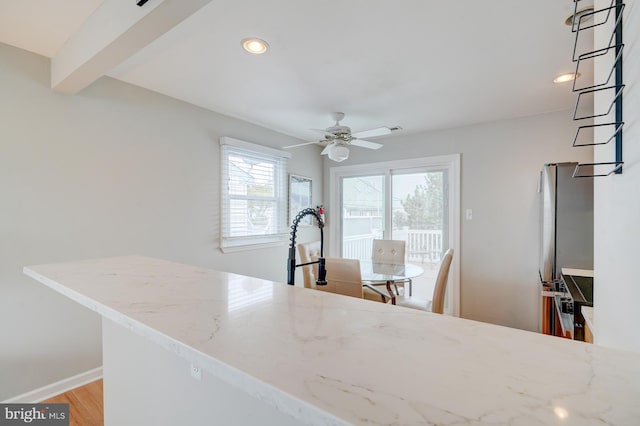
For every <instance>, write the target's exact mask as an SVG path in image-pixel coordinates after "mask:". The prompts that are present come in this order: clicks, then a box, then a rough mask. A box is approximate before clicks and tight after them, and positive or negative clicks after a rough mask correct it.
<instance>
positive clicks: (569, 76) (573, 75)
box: [553, 72, 580, 83]
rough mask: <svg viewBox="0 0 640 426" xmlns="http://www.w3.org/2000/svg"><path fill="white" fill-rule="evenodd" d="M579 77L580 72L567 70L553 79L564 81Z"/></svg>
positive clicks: (554, 80) (559, 81)
mask: <svg viewBox="0 0 640 426" xmlns="http://www.w3.org/2000/svg"><path fill="white" fill-rule="evenodd" d="M578 77H580V73H575V72H568V73H566V74H561V75H559V76H557V77H556V78H554V79H553V82H554V83H566V82H567V81H572V80H575V79H576V78H578Z"/></svg>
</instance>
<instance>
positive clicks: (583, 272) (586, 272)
mask: <svg viewBox="0 0 640 426" xmlns="http://www.w3.org/2000/svg"><path fill="white" fill-rule="evenodd" d="M562 273H563V274H564V275H575V276H577V277H591V278H593V277H594V274H593V271H592V270H591V269H573V268H562Z"/></svg>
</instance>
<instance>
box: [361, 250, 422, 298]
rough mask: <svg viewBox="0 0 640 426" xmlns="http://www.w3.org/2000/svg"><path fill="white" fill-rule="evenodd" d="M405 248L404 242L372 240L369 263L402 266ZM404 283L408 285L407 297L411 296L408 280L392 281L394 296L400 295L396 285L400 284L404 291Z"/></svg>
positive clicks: (410, 285)
mask: <svg viewBox="0 0 640 426" xmlns="http://www.w3.org/2000/svg"><path fill="white" fill-rule="evenodd" d="M406 246H407V242H406V241H404V240H373V248H372V250H371V261H372V262H373V263H389V264H392V265H404V263H405V251H406ZM405 283H409V296H411V295H412V293H413V291H412V285H413V283H412V281H411V279H410V278H407V279H406V280H401V281H394V283H393V287H394V288H395V290H396V295H400V292H399V291H398V284H401V286H402V288H403V290H404V284H405ZM378 285H379V284H378Z"/></svg>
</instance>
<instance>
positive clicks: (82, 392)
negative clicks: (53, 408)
mask: <svg viewBox="0 0 640 426" xmlns="http://www.w3.org/2000/svg"><path fill="white" fill-rule="evenodd" d="M42 403H49V404H69V418H70V419H69V426H103V425H104V413H103V402H102V380H96V381H95V382H91V383H88V384H86V385H84V386H81V387H79V388H76V389H72V390H70V391H68V392H65V393H63V394H60V395H58V396H54V397H53V398H50V399H47V400H46V401H42Z"/></svg>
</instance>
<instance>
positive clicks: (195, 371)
mask: <svg viewBox="0 0 640 426" xmlns="http://www.w3.org/2000/svg"><path fill="white" fill-rule="evenodd" d="M190 370H191V377H193V378H194V379H195V380H197V381H201V380H202V368H200V367H198V366H197V365H194V364H191V369H190Z"/></svg>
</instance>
